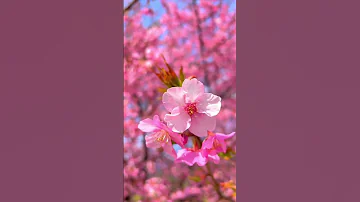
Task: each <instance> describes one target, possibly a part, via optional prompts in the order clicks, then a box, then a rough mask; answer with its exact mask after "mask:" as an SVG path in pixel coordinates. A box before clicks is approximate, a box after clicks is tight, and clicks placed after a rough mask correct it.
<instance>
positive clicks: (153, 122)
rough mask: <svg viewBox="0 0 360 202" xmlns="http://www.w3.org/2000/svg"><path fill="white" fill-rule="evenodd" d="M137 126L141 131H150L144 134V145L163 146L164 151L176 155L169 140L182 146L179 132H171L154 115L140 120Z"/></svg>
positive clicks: (151, 146)
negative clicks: (151, 117)
mask: <svg viewBox="0 0 360 202" xmlns="http://www.w3.org/2000/svg"><path fill="white" fill-rule="evenodd" d="M138 128H139V129H140V130H142V131H143V132H147V133H151V134H149V135H147V136H145V140H146V146H147V147H149V148H160V147H163V148H164V150H165V152H167V153H168V154H170V155H172V156H173V157H176V152H175V150H174V148H173V146H172V142H171V140H173V141H174V142H176V143H177V144H179V145H180V146H181V147H184V139H183V137H182V136H181V135H180V134H176V133H174V132H172V131H171V130H170V129H169V128H168V127H167V126H166V125H165V124H164V123H162V122H161V121H160V119H159V116H158V115H155V116H154V117H153V119H149V118H147V119H145V120H143V121H140V123H139V126H138Z"/></svg>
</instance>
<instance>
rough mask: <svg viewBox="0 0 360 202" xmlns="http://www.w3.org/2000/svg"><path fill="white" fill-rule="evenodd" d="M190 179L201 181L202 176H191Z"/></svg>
mask: <svg viewBox="0 0 360 202" xmlns="http://www.w3.org/2000/svg"><path fill="white" fill-rule="evenodd" d="M189 179H190V180H192V181H194V182H200V181H201V178H200V177H199V176H190V177H189Z"/></svg>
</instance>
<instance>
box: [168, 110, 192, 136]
mask: <svg viewBox="0 0 360 202" xmlns="http://www.w3.org/2000/svg"><path fill="white" fill-rule="evenodd" d="M164 120H165V121H166V122H167V125H168V127H169V128H170V129H171V130H172V131H174V132H175V133H182V132H184V131H185V130H187V129H188V128H189V127H190V121H191V118H190V116H189V115H188V114H187V113H186V112H185V110H184V109H182V108H179V107H176V108H175V109H174V110H173V111H172V112H171V114H166V115H165V118H164Z"/></svg>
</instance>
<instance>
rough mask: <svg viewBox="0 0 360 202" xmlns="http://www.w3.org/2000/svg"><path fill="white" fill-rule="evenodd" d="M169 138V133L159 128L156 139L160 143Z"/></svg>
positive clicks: (167, 140)
mask: <svg viewBox="0 0 360 202" xmlns="http://www.w3.org/2000/svg"><path fill="white" fill-rule="evenodd" d="M169 140H170V136H169V133H168V132H166V131H165V130H161V131H160V132H159V134H158V136H157V138H156V141H158V142H161V143H163V142H166V143H168V142H169Z"/></svg>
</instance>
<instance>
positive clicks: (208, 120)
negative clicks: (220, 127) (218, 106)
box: [189, 113, 216, 137]
mask: <svg viewBox="0 0 360 202" xmlns="http://www.w3.org/2000/svg"><path fill="white" fill-rule="evenodd" d="M215 126H216V118H215V117H209V116H208V115H206V114H199V113H197V114H195V115H194V116H193V117H192V118H191V126H190V128H189V130H190V132H192V133H193V134H194V135H196V136H198V137H206V136H207V131H208V130H209V131H212V130H214V129H215Z"/></svg>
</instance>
